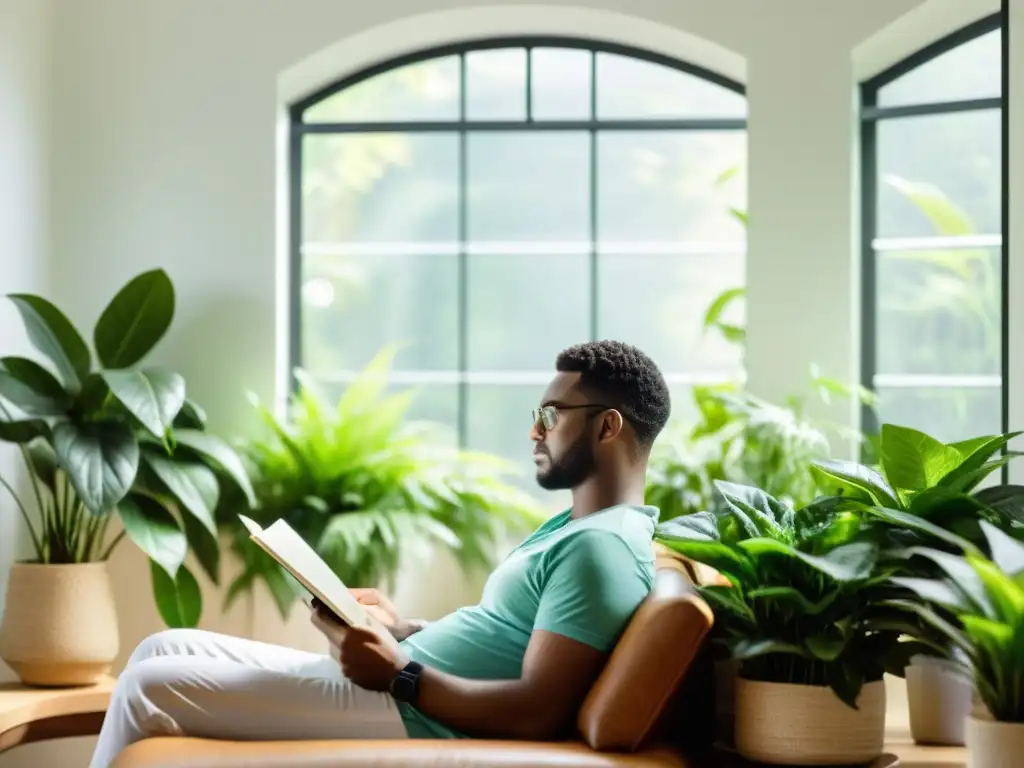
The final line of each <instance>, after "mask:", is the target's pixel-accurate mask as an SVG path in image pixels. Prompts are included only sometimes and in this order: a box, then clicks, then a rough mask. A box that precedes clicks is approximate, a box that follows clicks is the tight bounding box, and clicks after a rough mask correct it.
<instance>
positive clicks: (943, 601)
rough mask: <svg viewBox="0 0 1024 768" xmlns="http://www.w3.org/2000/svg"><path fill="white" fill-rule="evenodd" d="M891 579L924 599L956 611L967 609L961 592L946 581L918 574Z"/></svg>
mask: <svg viewBox="0 0 1024 768" xmlns="http://www.w3.org/2000/svg"><path fill="white" fill-rule="evenodd" d="M890 581H892V583H893V584H895V585H896V586H899V587H904V588H905V589H909V590H910V591H911V592H913V593H914V594H916V595H917V596H918V597H920V598H921V599H922V600H927V601H928V602H929V603H935V604H936V605H940V606H942V607H943V608H949V609H951V610H955V611H963V610H967V609H968V607H969V606H967V605H966V604H965V603H964V600H963V599H962V598H961V596H960V593H959V592H957V591H956V590H955V589H953V588H952V587H950V586H949V584H947V583H946V582H944V581H940V580H938V579H922V578H919V577H916V576H893V577H892V578H891V579H890Z"/></svg>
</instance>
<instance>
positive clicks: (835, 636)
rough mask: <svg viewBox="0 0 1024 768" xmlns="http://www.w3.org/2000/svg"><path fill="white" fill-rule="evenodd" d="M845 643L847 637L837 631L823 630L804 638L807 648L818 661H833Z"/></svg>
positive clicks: (840, 652) (838, 655)
mask: <svg viewBox="0 0 1024 768" xmlns="http://www.w3.org/2000/svg"><path fill="white" fill-rule="evenodd" d="M847 643H848V639H847V638H846V637H844V636H842V635H840V634H839V633H837V632H823V633H819V634H817V635H811V636H809V637H808V638H807V639H806V640H804V645H806V646H807V650H808V651H810V652H811V655H812V656H814V658H816V659H819V660H820V661H835V660H836V659H838V658H839V657H840V655H842V653H843V651H845V650H846V646H847Z"/></svg>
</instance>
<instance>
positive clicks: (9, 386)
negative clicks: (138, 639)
mask: <svg viewBox="0 0 1024 768" xmlns="http://www.w3.org/2000/svg"><path fill="white" fill-rule="evenodd" d="M8 298H9V299H10V300H11V301H12V302H13V303H14V305H15V306H16V307H17V309H18V311H19V313H20V315H21V318H22V320H23V322H24V325H25V328H26V331H27V333H28V338H29V340H30V341H31V343H32V344H33V345H34V346H35V348H36V349H37V350H38V351H39V352H41V353H42V354H43V356H44V357H45V362H44V363H42V364H41V363H38V362H35V361H34V360H30V359H27V358H23V357H4V358H0V416H2V420H0V440H4V441H6V442H9V443H14V444H15V445H16V446H17V448H18V450H19V451H20V453H21V455H22V458H23V460H24V463H25V467H26V470H27V475H28V483H27V484H28V489H27V491H26V490H22V491H21V492H20V493H19V492H18V489H16V488H15V483H14V481H13V480H12V479H9V478H0V483H2V484H3V486H4V487H5V488H6V490H7V491H8V492H9V493H10V495H11V497H12V499H13V503H14V506H15V507H16V508H17V510H18V512H19V513H20V515H21V517H22V520H23V522H24V525H25V526H26V528H27V530H28V534H29V537H30V539H31V542H32V547H33V557H32V558H31V559H30V560H27V561H24V562H18V563H15V564H14V566H13V567H12V569H11V575H10V580H9V582H8V585H7V594H6V610H5V611H4V615H3V624H2V626H0V658H3V659H4V661H6V662H7V663H8V664H9V665H10V666H11V668H12V669H14V671H15V672H16V673H17V674H18V675H19V677H20V678H21V679H22V681H24V682H25V683H28V684H37V685H76V684H87V683H91V682H94V681H95V680H96V679H97V678H98V677H100V676H101V675H103V674H105V673H106V671H107V670H108V669H109V667H110V665H111V663H112V662H113V660H114V658H115V657H116V655H117V652H118V634H117V622H116V616H115V611H114V605H113V598H112V594H111V589H110V583H109V577H108V575H107V570H106V561H107V559H108V558H109V557H110V555H111V553H112V552H113V551H114V549H115V547H116V546H117V545H118V543H119V542H120V541H121V540H122V539H123V538H124V537H126V536H127V538H129V539H130V540H132V541H133V542H134V543H135V544H136V546H138V547H139V548H140V549H141V550H142V551H143V552H145V554H146V555H147V556H148V558H149V561H150V574H151V579H152V588H153V594H154V597H155V599H156V604H157V607H158V609H159V611H160V615H161V616H162V617H163V619H164V621H165V622H166V623H167V624H168V625H169V626H194V625H195V624H196V623H197V622H198V620H199V617H200V613H201V610H202V603H201V595H200V590H199V585H198V583H197V582H196V579H195V577H194V576H193V575H192V573H191V572H190V571H189V569H188V568H187V567H186V566H185V564H184V561H185V557H186V554H187V553H188V551H189V549H190V548H191V550H192V551H193V552H194V553H195V555H196V557H197V559H198V561H199V563H200V565H201V567H202V568H203V570H204V571H205V572H206V573H207V574H208V575H209V577H210V578H211V579H212V580H213V581H214V582H217V581H218V570H219V550H218V545H217V540H216V526H215V522H214V517H213V511H214V507H215V505H216V502H217V497H218V495H219V494H220V491H221V489H222V488H223V487H224V485H226V484H223V480H224V478H230V481H231V482H233V483H234V484H236V485H237V486H238V488H239V489H240V490H241V493H242V495H243V496H244V498H245V499H246V500H247V501H253V497H252V489H251V486H250V484H249V479H248V476H247V475H246V474H245V471H244V467H243V466H242V463H241V460H240V459H239V457H238V455H237V454H236V453H235V452H234V451H233V450H232V449H231V448H230V447H229V446H228V445H227V444H226V443H224V442H223V441H222V440H220V439H219V438H217V437H215V436H214V435H212V434H210V433H208V432H206V431H205V425H206V417H205V414H204V413H203V411H202V410H201V409H200V407H199V406H198V405H196V404H195V403H194V402H192V400H190V399H189V398H188V397H187V395H186V389H185V381H184V379H183V378H182V377H181V376H180V375H179V374H177V373H174V372H172V371H168V370H165V369H162V368H158V367H151V366H145V367H140V363H141V362H142V361H143V359H144V358H145V357H146V355H147V354H148V353H149V352H150V351H151V350H152V349H153V347H154V346H155V345H156V344H157V342H158V341H159V340H160V339H161V338H162V337H163V336H164V334H165V333H166V331H167V329H168V327H169V326H170V324H171V320H172V318H173V315H174V289H173V286H172V284H171V281H170V279H169V278H168V276H167V274H166V273H165V272H163V271H162V270H159V269H158V270H152V271H148V272H144V273H142V274H140V275H138V276H136V277H135V278H133V279H132V280H130V281H129V282H128V283H127V284H126V285H124V287H122V288H121V290H120V291H119V292H118V293H117V294H116V295H115V296H114V298H113V299H112V300H111V301H110V303H109V304H108V305H107V307H106V308H105V309H104V310H103V312H102V314H101V315H100V317H99V319H98V320H97V322H96V324H95V327H94V329H93V339H92V340H93V350H90V348H89V346H88V345H87V344H86V342H85V340H84V339H83V338H82V336H81V335H80V334H79V332H78V331H77V330H76V329H75V327H74V326H73V325H72V323H71V322H70V321H69V320H68V319H67V317H66V316H65V315H64V314H63V313H62V312H61V311H60V310H59V309H58V308H57V307H56V306H54V305H53V304H52V303H50V302H49V301H47V300H46V299H44V298H42V297H40V296H34V295H28V294H13V295H10V296H8ZM94 353H95V354H94ZM33 505H34V506H35V507H36V512H37V514H33V513H32V511H31V507H32V506H33ZM115 518H116V519H117V520H119V522H120V524H121V526H122V530H120V531H116V529H115V530H114V531H111V530H110V524H111V522H112V521H114V519H115Z"/></svg>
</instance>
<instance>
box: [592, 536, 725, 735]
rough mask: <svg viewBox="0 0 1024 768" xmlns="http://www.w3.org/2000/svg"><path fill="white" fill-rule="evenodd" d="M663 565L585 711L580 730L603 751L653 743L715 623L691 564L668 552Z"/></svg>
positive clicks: (661, 560) (659, 559)
mask: <svg viewBox="0 0 1024 768" xmlns="http://www.w3.org/2000/svg"><path fill="white" fill-rule="evenodd" d="M656 563H657V565H656V571H655V579H654V586H653V588H652V589H651V592H650V594H649V595H648V596H647V598H646V599H645V600H644V602H643V603H641V604H640V607H639V608H637V611H636V613H635V614H634V615H633V618H632V619H631V620H630V622H629V624H628V626H627V627H626V630H625V632H623V635H622V637H621V638H620V640H619V642H618V643H617V645H616V647H615V650H614V651H613V652H612V655H611V657H610V658H609V660H608V663H607V665H606V666H605V668H604V670H603V671H602V673H601V676H600V677H599V678H598V680H597V682H596V683H595V684H594V687H593V688H592V689H591V690H590V693H589V694H588V695H587V698H586V699H585V700H584V702H583V706H582V707H581V708H580V712H579V717H578V719H577V727H578V728H579V731H580V734H581V735H582V736H583V739H584V741H585V742H586V743H587V744H588V745H589V746H590V747H591V748H593V749H596V750H627V751H635V750H637V749H639V748H640V747H641V746H642V745H643V744H644V743H645V742H646V740H647V739H648V738H649V737H650V736H651V734H652V731H653V730H654V728H655V726H656V725H657V724H658V723H659V722H661V721H662V718H663V717H664V716H665V715H666V712H667V710H668V709H669V707H670V706H671V703H672V701H673V697H674V696H675V694H676V693H677V691H678V690H679V687H680V685H681V684H682V681H683V679H684V677H685V676H686V673H687V671H688V670H689V668H690V665H691V664H692V663H693V661H694V659H695V658H696V657H697V655H698V654H699V652H700V650H701V647H702V645H703V643H704V639H705V637H706V636H707V634H708V632H709V631H710V630H711V626H712V624H713V623H714V618H713V615H712V613H711V609H710V608H709V607H708V605H707V604H706V603H705V602H704V600H703V599H701V597H700V596H699V595H698V594H697V592H696V590H695V589H694V587H693V577H694V574H693V571H692V569H691V568H690V567H689V566H690V564H689V563H687V562H685V561H683V560H681V559H679V558H676V557H673V556H671V555H669V554H667V553H665V552H664V551H658V553H657V561H656Z"/></svg>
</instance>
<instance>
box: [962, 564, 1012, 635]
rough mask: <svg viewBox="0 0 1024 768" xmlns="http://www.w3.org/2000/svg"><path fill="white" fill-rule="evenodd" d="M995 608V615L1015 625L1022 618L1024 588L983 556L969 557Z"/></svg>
mask: <svg viewBox="0 0 1024 768" xmlns="http://www.w3.org/2000/svg"><path fill="white" fill-rule="evenodd" d="M969 560H970V563H971V566H973V568H974V570H975V571H977V572H978V576H979V577H980V578H981V581H982V583H983V584H984V585H985V591H986V592H987V593H988V596H989V599H990V600H991V601H992V604H993V605H994V606H995V609H996V616H997V617H998V618H999V619H1000V620H1001V621H1004V622H1006V623H1007V624H1010V625H1011V626H1016V625H1018V624H1020V623H1021V622H1022V620H1024V588H1021V586H1020V585H1019V584H1017V582H1015V581H1014V580H1013V579H1011V578H1010V577H1009V576H1007V575H1006V574H1005V573H1003V571H1001V570H999V568H998V566H996V565H995V564H994V563H993V562H991V561H990V560H986V559H985V558H983V557H971V558H969Z"/></svg>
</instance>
